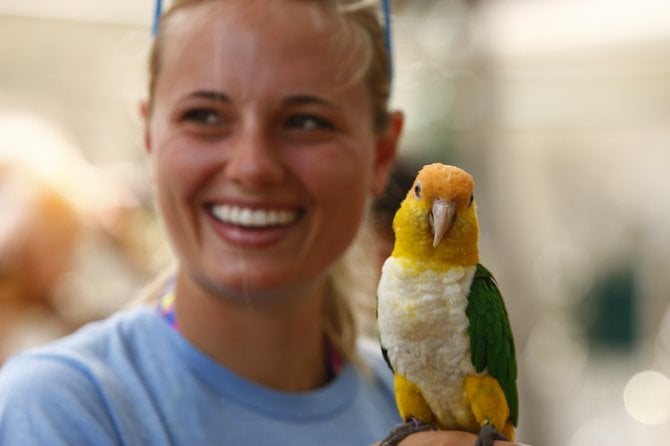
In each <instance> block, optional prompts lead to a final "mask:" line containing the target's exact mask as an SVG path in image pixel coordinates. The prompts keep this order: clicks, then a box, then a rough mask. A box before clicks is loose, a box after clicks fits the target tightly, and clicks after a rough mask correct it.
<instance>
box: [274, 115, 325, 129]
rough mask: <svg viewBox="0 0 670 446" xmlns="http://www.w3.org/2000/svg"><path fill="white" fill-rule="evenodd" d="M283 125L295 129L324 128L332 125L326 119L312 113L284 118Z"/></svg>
mask: <svg viewBox="0 0 670 446" xmlns="http://www.w3.org/2000/svg"><path fill="white" fill-rule="evenodd" d="M285 126H286V127H288V128H290V129H297V130H324V129H332V128H333V125H332V124H331V123H330V122H329V121H328V120H327V119H324V118H320V117H318V116H314V115H293V116H290V117H289V118H288V119H287V120H286V123H285Z"/></svg>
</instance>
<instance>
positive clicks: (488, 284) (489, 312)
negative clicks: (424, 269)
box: [466, 265, 519, 426]
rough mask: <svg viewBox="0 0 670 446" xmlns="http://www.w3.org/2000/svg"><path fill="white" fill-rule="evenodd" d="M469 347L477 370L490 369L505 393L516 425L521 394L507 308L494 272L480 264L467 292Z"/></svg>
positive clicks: (511, 416)
mask: <svg viewBox="0 0 670 446" xmlns="http://www.w3.org/2000/svg"><path fill="white" fill-rule="evenodd" d="M466 314H467V316H468V319H469V320H470V327H469V329H468V330H469V334H470V350H471V355H472V363H473V364H474V366H475V369H476V370H477V372H482V371H484V369H488V372H489V374H490V375H491V376H492V377H494V378H496V379H497V380H498V382H499V383H500V387H501V388H502V390H503V393H504V394H505V398H506V399H507V404H508V406H509V410H510V418H511V420H512V422H513V423H514V425H515V426H516V425H517V421H518V418H519V396H518V393H517V388H516V377H517V368H516V354H515V351H514V338H513V337H512V329H511V327H510V324H509V318H508V317H507V310H506V309H505V303H504V302H503V299H502V296H501V294H500V290H499V289H498V285H497V284H496V281H495V279H494V278H493V275H492V274H491V273H490V272H489V271H488V270H487V269H486V268H484V267H483V266H482V265H477V270H476V272H475V277H474V279H473V281H472V285H471V287H470V294H469V295H468V307H467V309H466Z"/></svg>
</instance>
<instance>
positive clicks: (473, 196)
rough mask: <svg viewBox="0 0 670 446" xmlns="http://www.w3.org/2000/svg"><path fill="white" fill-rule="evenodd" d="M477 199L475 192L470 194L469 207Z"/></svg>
mask: <svg viewBox="0 0 670 446" xmlns="http://www.w3.org/2000/svg"><path fill="white" fill-rule="evenodd" d="M474 200H475V194H472V195H470V203H468V207H470V206H472V202H473V201H474Z"/></svg>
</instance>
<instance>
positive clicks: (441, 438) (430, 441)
mask: <svg viewBox="0 0 670 446" xmlns="http://www.w3.org/2000/svg"><path fill="white" fill-rule="evenodd" d="M476 442H477V436H476V435H475V434H471V433H469V432H460V431H425V432H417V433H415V434H412V435H410V436H408V437H407V438H405V439H404V440H403V441H401V442H400V444H399V445H398V446H474V445H475V443H476ZM494 446H522V445H521V444H520V443H510V442H509V441H496V442H495V443H494Z"/></svg>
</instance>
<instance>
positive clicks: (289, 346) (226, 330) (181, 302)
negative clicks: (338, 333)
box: [175, 273, 327, 391]
mask: <svg viewBox="0 0 670 446" xmlns="http://www.w3.org/2000/svg"><path fill="white" fill-rule="evenodd" d="M184 276H185V275H184V274H183V273H181V274H180V276H179V277H178V279H177V285H176V289H175V294H176V303H175V305H176V314H177V320H178V321H179V328H180V331H181V332H182V334H183V335H184V336H185V337H186V338H187V339H188V340H189V341H190V342H191V343H193V344H194V345H195V346H196V347H198V348H199V349H200V350H202V351H203V352H204V353H206V354H207V355H208V356H210V357H211V358H213V359H214V360H215V361H217V362H219V363H221V364H222V365H224V366H226V367H227V368H228V369H230V370H231V371H233V372H234V373H236V374H238V375H240V376H242V377H244V378H246V379H248V380H250V381H253V382H256V383H258V384H260V385H263V386H266V387H270V388H273V389H276V390H282V391H303V390H309V389H314V388H317V387H319V386H321V385H323V384H324V383H325V382H326V381H327V370H326V363H325V359H324V358H325V347H324V340H323V331H322V328H321V305H322V302H323V294H324V291H323V290H324V287H323V286H321V287H319V288H317V289H315V290H312V291H311V293H309V294H310V295H305V296H301V297H299V298H295V299H283V300H282V302H281V303H269V302H267V301H266V302H263V303H260V304H257V305H255V304H254V303H253V298H251V299H249V301H247V302H239V301H235V300H232V299H226V298H224V297H220V296H212V295H211V294H210V293H207V292H206V291H205V290H204V289H203V288H202V287H199V286H197V285H196V284H194V283H193V282H191V281H190V280H189V279H188V278H186V277H184Z"/></svg>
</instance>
